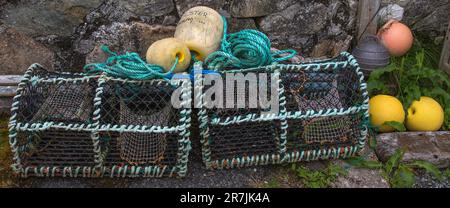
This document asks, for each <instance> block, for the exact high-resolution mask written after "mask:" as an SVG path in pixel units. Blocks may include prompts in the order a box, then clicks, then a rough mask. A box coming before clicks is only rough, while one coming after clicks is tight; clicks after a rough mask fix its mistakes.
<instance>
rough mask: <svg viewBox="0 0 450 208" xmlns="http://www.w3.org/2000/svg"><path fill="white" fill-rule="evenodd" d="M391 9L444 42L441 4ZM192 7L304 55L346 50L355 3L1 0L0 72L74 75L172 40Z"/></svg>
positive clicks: (408, 3) (440, 0)
mask: <svg viewBox="0 0 450 208" xmlns="http://www.w3.org/2000/svg"><path fill="white" fill-rule="evenodd" d="M392 3H396V4H399V5H400V6H402V7H404V8H405V21H406V22H407V23H408V24H412V25H413V28H414V29H416V30H418V31H421V32H426V33H428V34H430V35H432V36H433V37H442V36H443V33H444V31H445V27H446V25H447V24H448V23H446V21H448V20H449V19H450V18H449V12H448V11H450V4H449V3H448V0H433V1H427V0H383V5H387V4H392ZM196 5H205V6H209V7H212V8H214V9H216V10H217V11H219V12H220V13H221V14H222V15H224V16H225V17H226V18H227V20H228V22H229V25H230V27H229V30H230V31H231V32H235V31H238V30H241V29H244V28H252V29H259V30H261V31H262V32H264V33H266V34H267V35H268V36H269V38H270V39H271V40H272V42H273V45H274V46H275V47H277V48H280V49H284V48H294V49H296V50H298V51H299V53H300V54H301V55H302V56H306V57H324V56H334V55H336V54H338V53H339V52H340V51H343V50H348V49H349V47H350V46H351V43H352V40H353V36H354V34H355V32H356V28H355V26H356V13H357V7H358V6H357V5H358V1H357V0H280V1H272V0H128V1H119V0H0V74H21V73H23V71H24V70H25V69H26V68H27V67H28V66H29V65H30V64H31V63H34V62H39V63H41V64H43V65H44V66H45V67H47V68H48V69H52V70H64V71H80V70H81V68H82V66H83V65H84V64H86V63H89V62H93V61H101V60H102V59H103V58H104V56H103V54H102V53H101V51H100V50H99V46H100V45H101V44H107V45H109V46H110V47H111V48H112V49H113V50H119V51H124V50H127V51H136V52H138V53H140V54H141V55H142V54H144V53H145V51H146V49H147V47H148V46H149V45H150V44H151V43H152V42H154V41H155V40H158V39H161V38H164V37H169V36H172V35H173V33H174V29H175V26H176V24H177V22H178V20H179V18H180V16H181V15H182V14H183V13H184V12H185V11H186V10H187V9H188V8H190V7H193V6H196ZM443 28H444V29H443Z"/></svg>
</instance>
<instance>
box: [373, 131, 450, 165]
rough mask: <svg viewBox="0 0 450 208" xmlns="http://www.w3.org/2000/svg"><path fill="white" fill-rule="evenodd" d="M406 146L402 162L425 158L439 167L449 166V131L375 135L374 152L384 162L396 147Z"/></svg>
mask: <svg viewBox="0 0 450 208" xmlns="http://www.w3.org/2000/svg"><path fill="white" fill-rule="evenodd" d="M402 147H403V148H406V149H407V151H406V153H405V155H404V157H403V161H404V162H412V161H415V160H425V161H428V162H431V163H433V164H435V165H436V166H438V167H440V168H447V167H450V132H448V131H438V132H402V133H386V134H380V135H378V136H377V148H376V154H377V156H378V158H379V159H380V160H381V161H383V162H385V161H387V160H388V159H389V157H390V156H391V155H392V154H394V152H395V150H397V149H398V148H402Z"/></svg>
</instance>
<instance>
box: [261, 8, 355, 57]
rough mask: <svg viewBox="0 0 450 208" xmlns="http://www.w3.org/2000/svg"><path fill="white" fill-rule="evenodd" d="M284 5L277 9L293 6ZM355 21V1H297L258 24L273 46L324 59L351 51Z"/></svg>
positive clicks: (262, 19)
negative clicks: (292, 49) (349, 49)
mask: <svg viewBox="0 0 450 208" xmlns="http://www.w3.org/2000/svg"><path fill="white" fill-rule="evenodd" d="M282 2H284V3H283V5H280V4H281V3H278V6H277V8H279V9H281V8H284V7H285V6H286V5H289V4H290V2H289V1H282ZM325 14H327V15H325ZM355 19H356V3H355V2H354V1H350V0H349V1H335V0H334V1H326V2H322V1H320V2H317V1H296V3H294V4H293V5H290V6H287V7H286V8H284V9H282V10H281V11H279V12H276V13H273V14H270V15H268V16H266V17H263V18H261V19H260V20H259V21H258V22H257V23H258V25H259V29H260V30H262V31H263V32H264V33H266V34H267V35H268V36H269V38H270V39H271V40H272V42H273V45H274V47H277V48H280V49H284V48H294V49H297V50H298V51H300V53H302V55H305V56H312V57H321V56H335V55H337V54H339V53H340V52H341V51H342V50H346V49H348V48H349V46H350V42H351V40H352V34H353V33H354V31H355Z"/></svg>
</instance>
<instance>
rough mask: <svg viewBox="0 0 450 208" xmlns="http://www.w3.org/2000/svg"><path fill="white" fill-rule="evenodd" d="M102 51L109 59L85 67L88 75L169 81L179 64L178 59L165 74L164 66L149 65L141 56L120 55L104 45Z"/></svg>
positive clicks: (134, 54) (135, 54) (132, 54)
mask: <svg viewBox="0 0 450 208" xmlns="http://www.w3.org/2000/svg"><path fill="white" fill-rule="evenodd" d="M101 49H102V50H103V51H104V52H105V53H107V54H109V57H108V59H107V60H106V61H105V62H104V63H92V64H87V65H85V66H84V67H83V70H84V71H85V72H86V73H88V74H99V73H106V74H108V75H109V76H112V77H118V78H125V79H127V78H128V79H134V80H148V79H167V76H170V75H171V74H172V73H173V70H175V67H176V66H177V64H178V57H176V59H175V62H174V64H173V65H172V67H171V68H170V70H169V71H168V72H164V69H163V67H162V66H159V65H156V64H148V63H147V62H145V61H144V60H142V59H141V57H140V56H139V54H137V53H134V52H133V53H130V52H126V53H125V54H122V55H119V54H117V53H114V52H112V51H111V50H110V49H109V48H108V46H105V45H102V46H101Z"/></svg>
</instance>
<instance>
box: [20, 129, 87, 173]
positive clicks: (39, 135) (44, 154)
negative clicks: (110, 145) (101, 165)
mask: <svg viewBox="0 0 450 208" xmlns="http://www.w3.org/2000/svg"><path fill="white" fill-rule="evenodd" d="M18 140H19V141H24V143H23V144H24V145H23V146H21V148H23V149H22V150H23V152H22V153H21V158H22V163H23V165H24V166H29V167H37V166H57V167H69V166H71V167H77V166H89V167H90V166H94V165H95V163H94V150H93V144H92V139H91V136H90V133H89V132H77V131H64V130H46V131H42V132H20V133H19V134H18ZM25 141H26V142H25Z"/></svg>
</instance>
